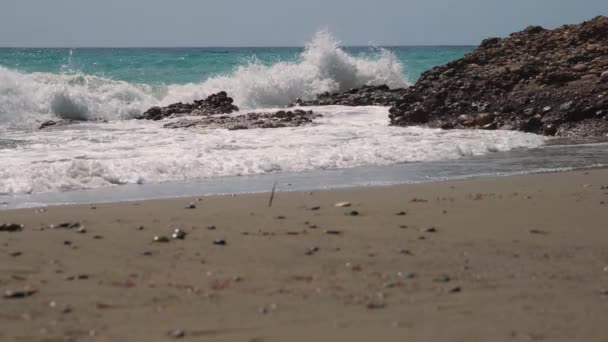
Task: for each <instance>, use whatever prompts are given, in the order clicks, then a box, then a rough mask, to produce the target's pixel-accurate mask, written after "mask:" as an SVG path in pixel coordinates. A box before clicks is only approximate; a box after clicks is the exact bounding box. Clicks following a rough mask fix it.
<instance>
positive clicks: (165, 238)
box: [154, 235, 169, 243]
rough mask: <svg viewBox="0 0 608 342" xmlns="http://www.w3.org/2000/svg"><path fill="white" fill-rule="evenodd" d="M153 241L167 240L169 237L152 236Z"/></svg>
mask: <svg viewBox="0 0 608 342" xmlns="http://www.w3.org/2000/svg"><path fill="white" fill-rule="evenodd" d="M154 242H163V243H164V242H169V238H168V237H166V236H160V235H157V236H155V237H154Z"/></svg>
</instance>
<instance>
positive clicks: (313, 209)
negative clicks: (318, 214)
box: [310, 206, 321, 211]
mask: <svg viewBox="0 0 608 342" xmlns="http://www.w3.org/2000/svg"><path fill="white" fill-rule="evenodd" d="M319 209H321V207H319V206H316V207H311V208H310V210H312V211H316V210H319Z"/></svg>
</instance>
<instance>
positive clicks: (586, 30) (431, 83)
mask: <svg viewBox="0 0 608 342" xmlns="http://www.w3.org/2000/svg"><path fill="white" fill-rule="evenodd" d="M389 117H390V120H391V124H392V125H397V126H408V125H419V124H425V125H427V126H429V127H437V128H471V127H477V128H484V129H494V128H499V129H516V130H522V131H526V132H533V133H538V134H546V135H557V136H568V137H581V138H582V137H605V136H607V134H608V17H604V16H600V17H596V18H594V19H592V20H590V21H587V22H585V23H582V24H580V25H566V26H563V27H561V28H558V29H555V30H546V29H543V28H542V27H539V26H531V27H528V28H526V29H525V30H524V31H522V32H518V33H513V34H511V35H510V37H508V38H504V39H501V38H489V39H486V40H484V41H483V42H482V43H481V45H480V46H479V47H478V48H477V49H476V50H475V51H473V52H472V53H470V54H468V55H466V56H465V57H464V58H462V59H459V60H456V61H453V62H451V63H448V64H446V65H443V66H439V67H436V68H433V69H431V70H429V71H427V72H425V73H423V74H422V76H421V77H420V79H419V80H418V82H417V83H416V84H415V85H413V86H412V87H410V88H408V89H406V90H405V91H403V93H402V96H401V98H400V100H399V101H398V102H397V103H396V104H395V105H394V106H393V107H392V108H391V109H390V114H389Z"/></svg>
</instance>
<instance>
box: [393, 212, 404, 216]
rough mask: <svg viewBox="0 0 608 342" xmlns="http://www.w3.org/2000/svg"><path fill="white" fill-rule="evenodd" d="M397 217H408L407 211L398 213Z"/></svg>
mask: <svg viewBox="0 0 608 342" xmlns="http://www.w3.org/2000/svg"><path fill="white" fill-rule="evenodd" d="M395 215H397V216H405V215H407V213H406V212H405V211H400V212H398V213H397V214H395Z"/></svg>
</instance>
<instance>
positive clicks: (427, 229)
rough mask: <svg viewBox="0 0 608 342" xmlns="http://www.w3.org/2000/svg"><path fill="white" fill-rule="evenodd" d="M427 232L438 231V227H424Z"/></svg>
mask: <svg viewBox="0 0 608 342" xmlns="http://www.w3.org/2000/svg"><path fill="white" fill-rule="evenodd" d="M424 232H425V233H437V228H435V227H428V228H425V229H424Z"/></svg>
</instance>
